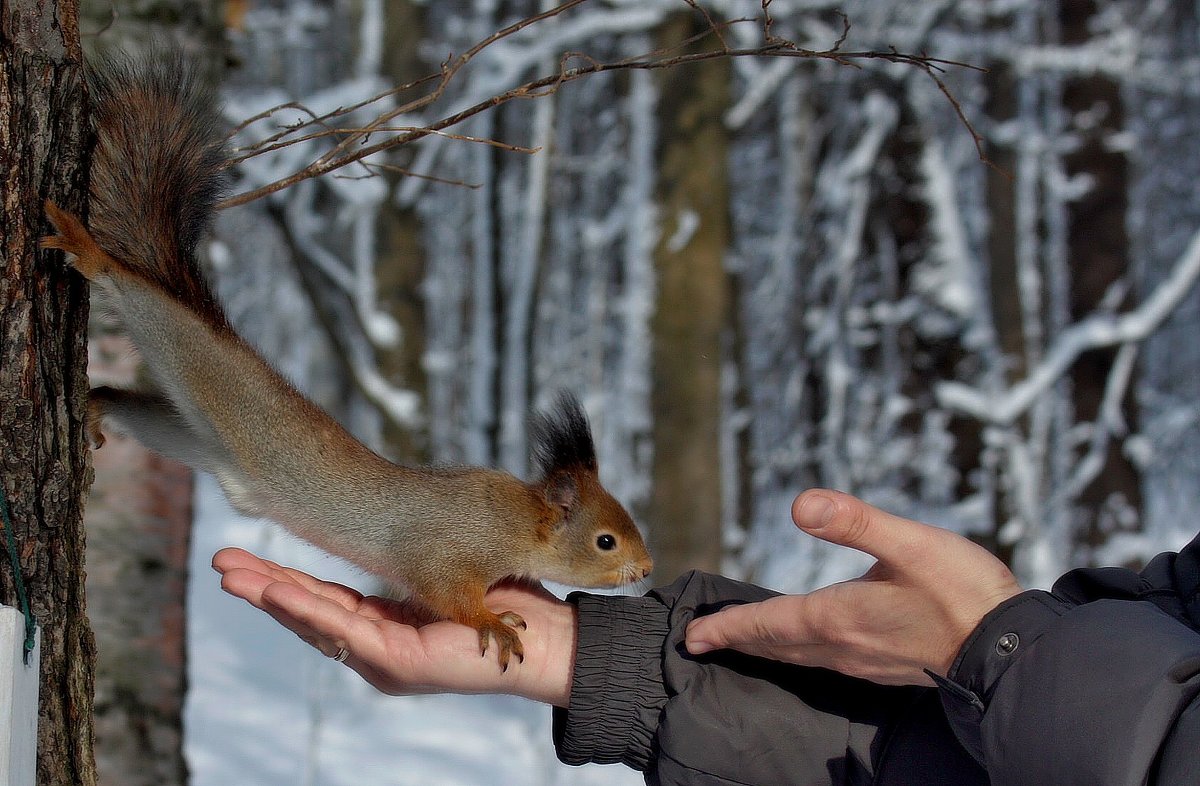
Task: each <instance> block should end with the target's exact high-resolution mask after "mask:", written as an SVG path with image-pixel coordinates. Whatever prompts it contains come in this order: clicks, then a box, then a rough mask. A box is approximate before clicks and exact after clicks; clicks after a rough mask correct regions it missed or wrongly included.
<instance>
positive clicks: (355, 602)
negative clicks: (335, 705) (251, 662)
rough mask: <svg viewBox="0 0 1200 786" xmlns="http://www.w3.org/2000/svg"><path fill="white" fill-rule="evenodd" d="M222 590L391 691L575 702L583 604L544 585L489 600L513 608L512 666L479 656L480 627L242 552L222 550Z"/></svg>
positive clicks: (496, 593) (518, 587)
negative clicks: (432, 617)
mask: <svg viewBox="0 0 1200 786" xmlns="http://www.w3.org/2000/svg"><path fill="white" fill-rule="evenodd" d="M212 564H213V568H214V569H215V570H216V571H217V572H218V573H220V574H221V588H222V589H223V590H225V591H226V592H228V593H230V594H231V595H235V596H237V597H239V598H242V599H244V600H246V601H248V602H249V603H250V604H252V605H254V606H256V607H257V608H259V609H262V610H263V611H265V612H267V613H268V614H270V615H271V616H272V617H274V618H275V620H276V621H277V622H279V623H280V624H281V625H283V626H284V627H286V628H288V629H289V630H291V631H292V632H293V633H295V634H296V635H297V636H299V637H300V638H301V639H303V640H304V641H306V642H308V643H309V644H311V645H312V646H314V647H316V648H317V649H318V650H320V651H321V653H322V654H324V655H326V656H328V657H331V658H332V657H334V656H335V654H337V653H338V651H339V650H340V649H341V648H342V647H345V648H346V649H347V650H348V651H349V656H348V657H347V658H346V661H345V663H346V665H347V666H349V667H350V668H352V669H354V670H355V671H356V672H358V674H359V675H360V676H362V678H363V679H365V680H366V681H367V682H369V683H370V684H371V685H374V686H375V687H376V688H378V689H379V690H381V691H383V692H384V693H390V694H393V695H411V694H418V693H508V694H512V695H515V696H524V697H526V698H530V699H534V700H536V701H541V702H545V703H547V704H555V705H558V706H560V707H565V706H567V703H568V701H569V698H570V695H571V673H572V669H573V666H574V658H575V636H576V632H575V607H574V606H572V605H571V604H569V603H564V602H563V601H560V600H558V599H557V598H555V597H554V596H553V595H551V594H550V593H549V592H547V591H546V590H544V589H542V588H541V587H540V586H536V585H530V584H511V585H503V586H500V587H497V588H495V589H493V590H491V591H490V592H489V593H488V594H487V596H486V598H485V599H484V600H485V602H486V603H487V604H488V606H490V607H491V608H493V609H503V610H505V611H514V612H516V613H517V614H519V615H521V617H522V618H523V619H524V620H525V623H526V625H527V626H528V627H527V628H526V629H525V630H524V631H522V632H521V641H522V643H523V644H524V645H525V658H524V660H523V661H513V662H511V663H510V664H509V667H508V669H507V670H506V671H502V670H501V669H500V666H499V664H498V663H497V662H496V659H495V657H486V656H485V657H480V654H479V634H478V633H476V632H475V631H474V630H473V629H471V628H468V627H466V626H464V625H458V624H456V623H453V622H448V621H445V620H442V621H434V622H430V621H429V619H428V617H427V616H426V615H425V614H424V613H423V612H422V611H421V610H420V609H419V608H418V607H417V606H416V605H415V604H411V603H404V602H399V601H394V600H389V599H387V598H381V597H377V596H374V595H368V596H364V595H362V594H361V593H359V592H358V591H356V590H353V589H351V588H349V587H345V586H343V585H341V584H335V583H333V582H328V581H321V580H319V579H316V578H314V577H312V576H310V575H308V574H307V573H304V572H302V571H299V570H295V569H293V568H285V567H282V566H280V565H277V564H276V563H274V562H270V561H269V560H264V559H261V558H259V557H256V556H255V555H253V554H251V553H249V552H247V551H243V550H242V549H235V548H228V549H222V550H221V551H218V552H217V553H216V555H215V556H213V562H212Z"/></svg>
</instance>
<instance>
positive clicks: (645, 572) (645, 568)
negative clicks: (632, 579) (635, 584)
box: [638, 560, 654, 579]
mask: <svg viewBox="0 0 1200 786" xmlns="http://www.w3.org/2000/svg"><path fill="white" fill-rule="evenodd" d="M638 568H640V569H641V571H642V578H643V579H644V578H646V577H647V576H649V575H650V571H652V570H654V562H653V561H652V560H646V561H645V562H643V563H641V564H640V565H638Z"/></svg>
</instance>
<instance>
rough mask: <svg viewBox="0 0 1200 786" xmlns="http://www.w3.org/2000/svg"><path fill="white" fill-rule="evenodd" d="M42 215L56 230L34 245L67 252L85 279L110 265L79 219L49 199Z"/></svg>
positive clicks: (71, 262) (109, 259)
mask: <svg viewBox="0 0 1200 786" xmlns="http://www.w3.org/2000/svg"><path fill="white" fill-rule="evenodd" d="M46 217H47V218H49V219H50V223H51V224H53V225H54V229H55V230H57V232H58V234H56V235H46V236H44V237H43V238H42V239H41V240H40V241H39V243H38V245H40V246H41V247H42V248H54V249H58V250H59V251H62V252H64V253H66V254H68V255H70V259H69V260H68V261H69V262H70V264H71V266H72V267H74V268H75V269H76V270H78V271H79V272H80V273H82V274H83V275H84V277H86V278H88V279H92V280H94V279H96V278H97V277H99V276H102V275H104V273H105V272H106V271H107V270H108V268H110V267H111V263H112V259H111V258H110V257H109V256H108V254H106V253H104V250H103V249H101V248H100V246H99V244H97V243H96V240H95V238H93V237H92V235H91V233H89V232H88V231H87V227H85V226H84V225H83V222H82V221H80V220H79V218H78V217H76V216H75V215H74V214H73V213H69V212H67V211H66V210H63V209H62V208H60V207H59V206H58V205H56V204H54V203H53V202H51V201H49V200H47V201H46Z"/></svg>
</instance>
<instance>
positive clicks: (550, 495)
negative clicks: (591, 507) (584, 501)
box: [542, 472, 579, 516]
mask: <svg viewBox="0 0 1200 786" xmlns="http://www.w3.org/2000/svg"><path fill="white" fill-rule="evenodd" d="M542 493H543V494H544V495H545V497H546V502H548V503H550V504H551V505H554V506H555V507H559V508H562V509H563V512H564V513H565V514H566V515H567V516H570V515H571V513H572V512H573V511H574V510H575V508H577V507H578V506H579V480H578V478H576V477H575V475H574V474H572V473H570V472H555V473H554V474H553V475H551V476H550V477H548V478H546V480H545V481H544V482H543V485H542Z"/></svg>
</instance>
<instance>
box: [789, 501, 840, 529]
mask: <svg viewBox="0 0 1200 786" xmlns="http://www.w3.org/2000/svg"><path fill="white" fill-rule="evenodd" d="M833 511H834V505H833V500H831V499H830V498H829V497H826V496H825V495H824V494H810V495H808V496H807V497H805V498H804V501H803V502H802V503H800V507H799V508H797V509H796V526H798V527H801V528H803V529H821V528H822V527H824V526H826V525H827V524H829V522H830V521H832V520H833Z"/></svg>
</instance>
